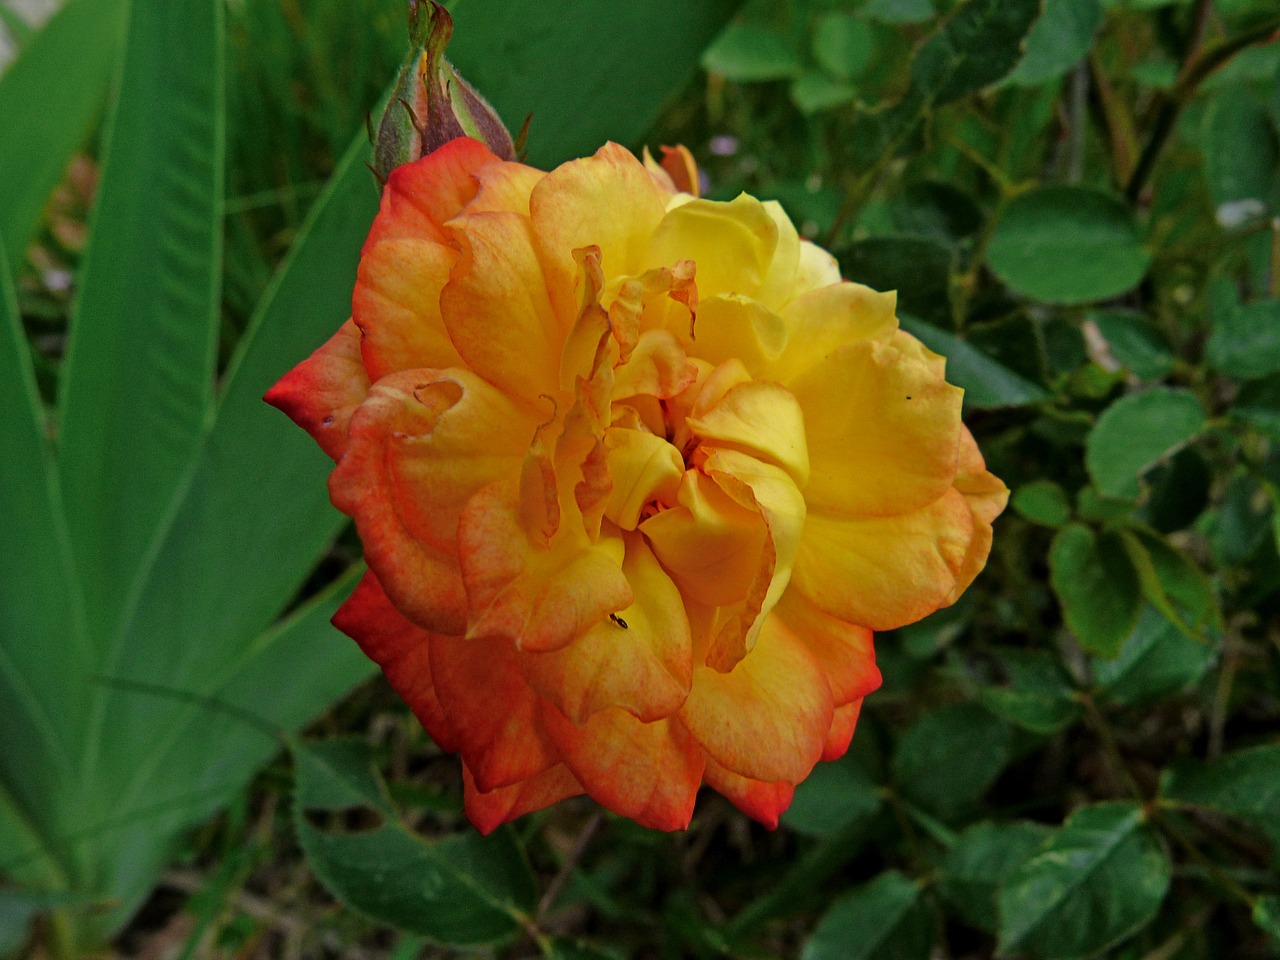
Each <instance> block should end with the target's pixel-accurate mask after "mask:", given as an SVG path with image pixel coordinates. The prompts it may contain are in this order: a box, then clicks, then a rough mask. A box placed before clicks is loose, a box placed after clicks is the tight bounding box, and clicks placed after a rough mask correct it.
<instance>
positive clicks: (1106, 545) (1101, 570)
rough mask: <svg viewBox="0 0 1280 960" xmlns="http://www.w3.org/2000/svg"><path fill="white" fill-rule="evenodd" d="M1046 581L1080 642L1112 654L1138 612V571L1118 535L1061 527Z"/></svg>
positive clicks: (1081, 525)
mask: <svg viewBox="0 0 1280 960" xmlns="http://www.w3.org/2000/svg"><path fill="white" fill-rule="evenodd" d="M1049 581H1050V583H1051V584H1052V585H1053V592H1054V593H1056V594H1057V595H1058V602H1059V603H1061V604H1062V613H1063V616H1064V617H1065V618H1066V621H1067V626H1068V627H1070V628H1071V632H1072V633H1074V634H1075V635H1076V639H1077V640H1079V641H1080V645H1081V646H1082V647H1084V648H1085V649H1086V650H1088V651H1090V652H1092V653H1096V654H1098V655H1100V656H1104V657H1113V656H1115V655H1116V653H1118V652H1119V650H1120V647H1121V645H1122V644H1123V643H1124V641H1125V638H1126V637H1128V636H1129V634H1130V632H1132V630H1133V628H1134V625H1135V624H1136V623H1137V622H1138V615H1139V613H1141V612H1142V595H1141V592H1140V585H1139V582H1138V575H1137V574H1136V573H1135V572H1134V569H1133V566H1132V564H1131V563H1130V562H1129V557H1128V555H1127V554H1126V552H1125V549H1124V545H1123V544H1122V543H1121V542H1120V541H1119V540H1118V538H1116V537H1115V536H1113V535H1111V534H1105V533H1104V534H1102V535H1101V536H1098V535H1096V534H1095V533H1094V532H1093V531H1092V530H1090V529H1089V528H1088V527H1086V526H1084V525H1083V524H1079V523H1073V524H1070V525H1069V526H1066V527H1063V528H1062V529H1061V530H1059V531H1058V533H1057V536H1055V537H1054V538H1053V547H1052V548H1051V549H1050V551H1049Z"/></svg>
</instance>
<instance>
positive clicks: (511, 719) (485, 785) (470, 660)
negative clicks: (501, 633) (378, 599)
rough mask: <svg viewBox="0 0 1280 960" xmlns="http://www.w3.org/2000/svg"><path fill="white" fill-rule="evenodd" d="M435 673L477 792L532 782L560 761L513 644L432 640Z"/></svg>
mask: <svg viewBox="0 0 1280 960" xmlns="http://www.w3.org/2000/svg"><path fill="white" fill-rule="evenodd" d="M431 675H432V678H433V679H434V681H435V690H436V696H437V697H439V699H440V706H441V707H442V708H443V709H444V711H445V713H446V714H447V715H448V716H449V719H450V721H451V722H452V724H453V730H454V731H455V732H456V734H457V742H458V751H459V752H460V753H461V754H462V761H463V763H465V764H466V765H467V768H468V769H469V770H470V771H471V774H472V776H473V777H475V782H476V787H477V788H478V789H479V790H481V791H483V792H488V791H490V790H495V789H497V788H498V787H506V786H510V785H511V784H513V783H519V782H520V781H521V780H528V779H529V778H530V777H533V776H536V775H537V774H539V773H542V772H543V771H544V770H548V769H550V768H551V767H553V766H555V765H556V764H557V763H559V762H560V756H559V753H558V752H557V750H556V747H555V744H554V743H553V742H552V741H551V739H550V738H549V737H548V736H547V734H546V731H545V730H544V728H543V724H542V717H541V707H540V704H541V702H542V698H541V697H539V696H538V695H537V694H536V693H535V692H534V691H533V688H532V687H530V686H529V684H528V683H527V682H526V681H525V679H524V676H523V675H522V674H521V673H520V668H519V666H518V664H517V663H516V653H515V651H514V650H513V649H512V647H511V644H510V643H508V642H507V641H505V640H500V639H486V638H473V637H443V636H440V637H433V638H432V643H431Z"/></svg>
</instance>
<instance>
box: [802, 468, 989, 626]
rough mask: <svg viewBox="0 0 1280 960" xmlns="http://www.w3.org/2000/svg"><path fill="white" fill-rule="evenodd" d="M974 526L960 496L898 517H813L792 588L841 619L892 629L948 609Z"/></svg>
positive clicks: (953, 493) (953, 495) (949, 494)
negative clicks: (943, 608) (941, 609)
mask: <svg viewBox="0 0 1280 960" xmlns="http://www.w3.org/2000/svg"><path fill="white" fill-rule="evenodd" d="M973 527H974V524H973V514H972V513H971V512H970V509H969V505H968V503H967V502H966V501H965V498H964V497H963V496H962V495H961V494H960V493H959V492H958V491H956V490H949V491H947V493H946V494H944V495H943V496H941V497H939V498H938V499H937V500H935V501H934V502H933V503H931V504H929V505H927V506H924V507H921V508H920V509H919V510H915V511H912V512H911V513H905V514H899V515H898V516H890V517H863V518H857V519H844V518H839V517H831V516H828V515H826V514H821V513H810V514H809V519H808V521H807V523H806V524H805V531H804V537H803V539H802V540H801V541H800V547H799V549H798V550H797V552H796V562H795V569H794V571H793V572H792V577H791V585H792V586H793V587H794V588H795V589H797V590H799V591H800V593H801V594H803V595H804V596H805V597H807V598H808V599H809V600H811V601H812V602H813V603H814V604H816V605H817V606H819V607H821V608H822V609H823V610H825V611H827V612H828V613H830V614H832V615H833V616H835V617H839V618H840V619H841V620H848V621H850V622H852V623H860V624H865V625H866V626H868V627H870V628H871V629H872V630H893V629H895V628H897V627H901V626H903V625H904V624H908V623H914V622H915V621H916V620H919V619H921V618H922V617H925V616H928V615H929V614H930V613H933V611H935V610H937V609H938V608H939V607H943V606H946V605H947V604H948V603H949V602H950V598H951V597H952V596H953V595H954V593H955V587H956V583H957V582H958V580H959V575H960V571H961V570H962V569H963V567H964V561H965V556H966V555H967V553H968V551H969V544H970V542H971V541H972V539H973Z"/></svg>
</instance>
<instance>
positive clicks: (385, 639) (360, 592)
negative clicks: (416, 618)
mask: <svg viewBox="0 0 1280 960" xmlns="http://www.w3.org/2000/svg"><path fill="white" fill-rule="evenodd" d="M333 625H334V626H335V627H337V628H338V629H339V630H341V631H342V632H343V633H345V634H346V635H347V636H349V637H351V638H352V639H353V640H355V641H356V643H358V644H360V649H361V650H363V651H364V652H365V655H366V656H368V658H369V659H370V660H372V661H373V662H374V663H376V664H377V665H378V666H380V667H381V668H382V672H383V673H384V674H386V677H387V682H388V683H390V684H391V687H392V689H394V690H395V692H396V693H398V694H399V695H400V698H401V699H402V700H404V702H405V703H407V704H408V705H409V707H410V709H412V710H413V713H414V715H415V716H416V717H417V718H418V720H419V721H420V722H421V723H422V725H423V726H424V727H426V729H427V733H429V734H431V739H432V740H434V741H435V742H436V743H437V744H438V745H439V747H440V749H441V750H444V751H445V752H446V753H454V752H456V751H457V749H458V739H457V735H456V734H455V733H454V732H453V724H452V722H451V721H450V719H449V716H448V715H447V714H446V713H445V712H444V708H443V707H441V706H440V700H439V699H438V698H437V697H436V690H435V684H434V683H433V682H432V680H431V653H430V646H431V634H430V633H428V632H427V631H426V630H423V629H422V628H421V627H419V626H418V625H417V624H415V623H412V622H411V621H409V620H407V619H405V617H404V615H403V614H401V613H400V611H399V610H397V609H396V608H395V607H394V606H393V605H392V603H391V600H390V598H389V597H388V596H387V594H386V591H384V590H383V589H382V584H380V583H379V582H378V578H377V577H376V576H374V574H373V572H372V571H366V572H365V575H364V576H363V577H362V578H361V580H360V583H359V584H357V585H356V588H355V590H354V591H353V592H352V594H351V596H350V597H348V598H347V601H346V603H344V604H343V605H342V606H341V607H339V608H338V612H337V613H335V614H334V615H333Z"/></svg>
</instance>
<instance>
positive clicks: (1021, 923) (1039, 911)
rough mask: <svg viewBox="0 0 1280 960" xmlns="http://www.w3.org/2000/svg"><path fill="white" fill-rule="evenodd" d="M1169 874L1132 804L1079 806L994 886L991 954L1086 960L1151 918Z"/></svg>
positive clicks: (1166, 861) (1158, 846) (1156, 841)
mask: <svg viewBox="0 0 1280 960" xmlns="http://www.w3.org/2000/svg"><path fill="white" fill-rule="evenodd" d="M1170 873H1171V869H1170V865H1169V859H1168V855H1167V854H1166V853H1165V851H1164V848H1163V847H1162V846H1161V844H1160V840H1159V838H1158V837H1157V835H1156V834H1155V833H1154V832H1153V831H1152V830H1151V828H1150V827H1148V826H1147V825H1146V823H1145V822H1144V819H1143V813H1142V809H1141V808H1140V807H1138V806H1137V805H1136V804H1132V803H1106V804H1099V805H1098V806H1093V807H1083V808H1081V809H1079V810H1077V811H1076V812H1075V813H1073V814H1072V815H1071V816H1070V817H1069V818H1068V819H1067V820H1066V822H1065V823H1063V825H1062V827H1061V828H1060V829H1059V830H1057V831H1056V832H1055V833H1054V834H1053V835H1052V836H1051V837H1050V839H1049V840H1048V841H1047V842H1046V843H1045V844H1044V845H1043V846H1041V848H1040V852H1039V853H1037V854H1036V855H1035V856H1033V857H1031V859H1029V860H1027V861H1026V862H1025V863H1023V864H1022V866H1021V867H1019V868H1018V869H1017V870H1016V871H1015V872H1014V873H1013V874H1012V875H1011V876H1009V877H1008V878H1007V879H1006V880H1005V882H1004V883H1003V884H1001V887H1000V893H999V914H1000V927H999V946H998V952H999V953H1000V954H1002V955H1008V954H1031V955H1033V956H1035V957H1040V958H1044V960H1073V958H1077V957H1091V956H1094V955H1095V954H1097V953H1100V952H1101V951H1103V950H1105V949H1107V948H1108V947H1110V946H1112V945H1114V944H1116V943H1119V942H1120V941H1121V940H1123V939H1125V938H1126V937H1128V936H1130V935H1131V934H1133V933H1136V932H1137V931H1138V930H1140V929H1141V928H1142V927H1144V926H1145V925H1146V924H1147V923H1149V922H1150V921H1151V919H1152V918H1153V917H1154V916H1155V914H1156V911H1157V910H1159V908H1160V904H1161V902H1162V901H1163V900H1164V896H1165V893H1166V891H1167V890H1168V889H1169V879H1170Z"/></svg>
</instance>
